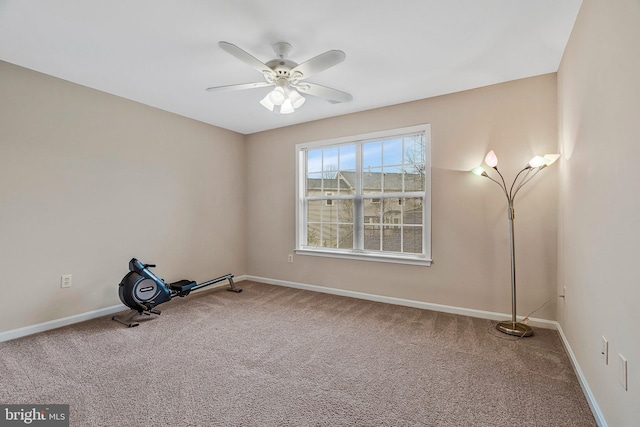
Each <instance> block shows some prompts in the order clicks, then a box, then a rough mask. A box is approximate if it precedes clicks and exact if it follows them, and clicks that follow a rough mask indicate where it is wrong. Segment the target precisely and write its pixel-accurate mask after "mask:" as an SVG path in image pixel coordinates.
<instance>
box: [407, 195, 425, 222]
mask: <svg viewBox="0 0 640 427" xmlns="http://www.w3.org/2000/svg"><path fill="white" fill-rule="evenodd" d="M402 208H403V209H402V210H403V214H402V223H403V224H421V225H423V224H422V199H421V198H420V197H407V198H406V199H404V206H403V207H402Z"/></svg>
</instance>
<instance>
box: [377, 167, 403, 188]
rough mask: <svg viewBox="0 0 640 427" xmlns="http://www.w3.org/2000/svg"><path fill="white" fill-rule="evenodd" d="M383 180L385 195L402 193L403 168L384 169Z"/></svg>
mask: <svg viewBox="0 0 640 427" xmlns="http://www.w3.org/2000/svg"><path fill="white" fill-rule="evenodd" d="M382 180H383V185H384V191H385V193H399V192H402V168H401V167H399V166H398V167H387V168H384V170H383V174H382Z"/></svg>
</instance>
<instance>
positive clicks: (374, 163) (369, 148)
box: [362, 141, 382, 171]
mask: <svg viewBox="0 0 640 427" xmlns="http://www.w3.org/2000/svg"><path fill="white" fill-rule="evenodd" d="M380 166H382V141H373V142H367V143H365V144H363V146H362V168H363V170H364V171H367V170H368V169H369V168H373V167H376V168H377V167H380Z"/></svg>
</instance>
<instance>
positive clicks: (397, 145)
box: [382, 138, 402, 166]
mask: <svg viewBox="0 0 640 427" xmlns="http://www.w3.org/2000/svg"><path fill="white" fill-rule="evenodd" d="M382 154H383V158H384V159H383V164H384V166H392V165H401V164H402V138H394V139H385V140H384V142H383V151H382Z"/></svg>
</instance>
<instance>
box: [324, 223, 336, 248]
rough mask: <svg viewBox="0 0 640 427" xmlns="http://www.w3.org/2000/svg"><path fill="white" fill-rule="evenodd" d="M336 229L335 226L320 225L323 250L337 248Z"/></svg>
mask: <svg viewBox="0 0 640 427" xmlns="http://www.w3.org/2000/svg"><path fill="white" fill-rule="evenodd" d="M337 233H338V231H337V227H336V225H335V224H322V246H323V247H325V248H336V247H337V242H338V240H337V237H338V235H337Z"/></svg>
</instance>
